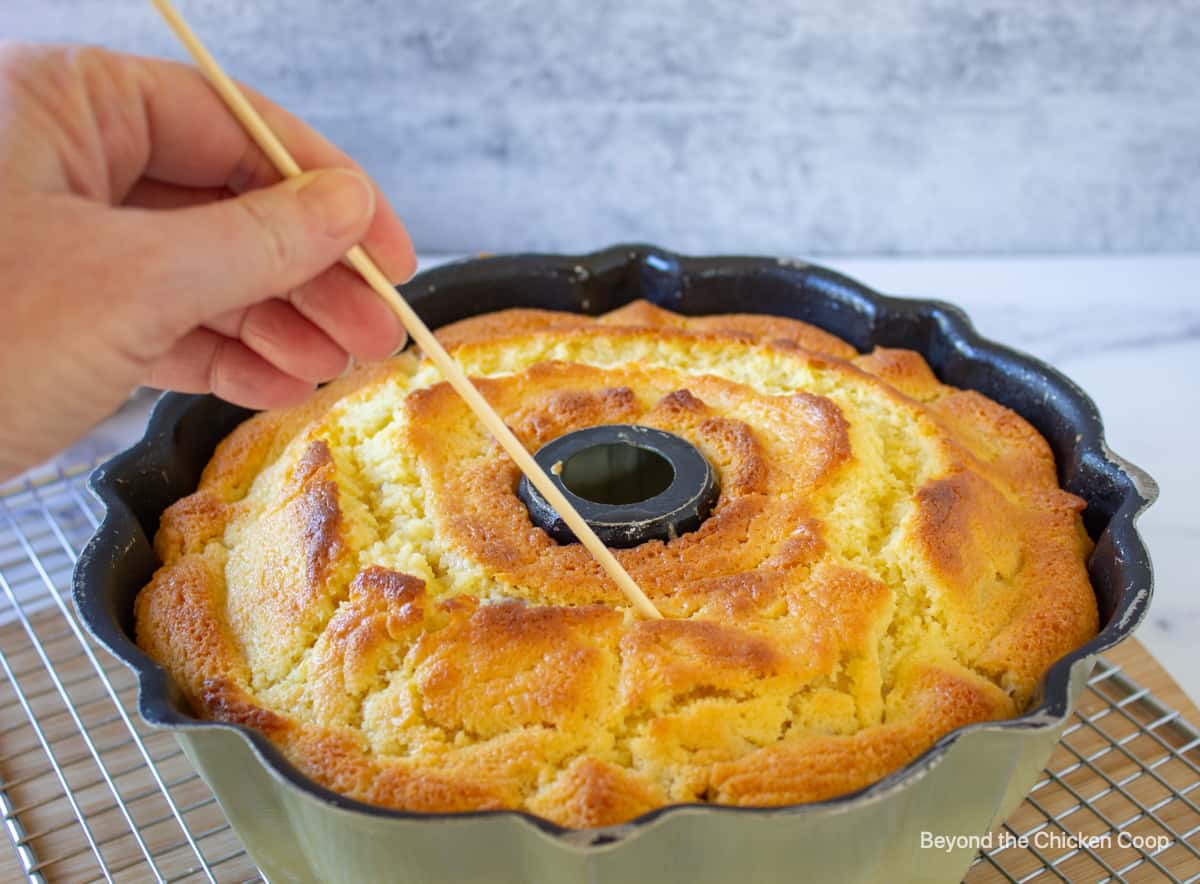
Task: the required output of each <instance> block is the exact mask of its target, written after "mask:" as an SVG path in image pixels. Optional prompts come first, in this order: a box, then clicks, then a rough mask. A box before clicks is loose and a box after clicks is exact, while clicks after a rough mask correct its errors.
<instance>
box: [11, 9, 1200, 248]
mask: <svg viewBox="0 0 1200 884" xmlns="http://www.w3.org/2000/svg"><path fill="white" fill-rule="evenodd" d="M179 6H180V9H181V10H182V11H183V12H184V14H185V15H187V16H188V18H189V19H190V20H191V22H192V24H193V26H194V27H195V28H196V29H197V31H198V32H199V33H200V35H201V36H202V37H203V38H204V39H205V41H206V42H208V43H209V45H210V46H211V47H212V48H213V49H214V50H215V52H216V54H217V56H218V58H220V59H221V60H222V61H223V62H224V63H225V65H226V67H227V68H228V69H229V70H230V71H231V73H234V74H235V75H236V76H239V77H241V78H243V79H244V80H246V81H248V82H250V83H252V84H254V85H255V86H257V87H259V88H260V89H261V90H262V91H264V92H266V93H267V94H269V95H271V96H272V97H274V98H275V99H277V100H278V101H280V102H281V103H283V104H285V105H286V106H288V107H289V108H290V109H292V110H294V111H296V112H297V113H299V114H300V115H302V116H304V117H306V118H307V119H309V120H310V121H311V122H312V123H314V124H315V125H316V126H317V127H318V128H320V129H321V130H322V131H324V132H325V133H326V134H328V135H329V136H331V137H332V138H333V139H334V140H335V141H337V142H338V143H340V144H341V145H342V146H343V147H345V148H346V149H348V150H349V151H350V152H351V153H352V154H353V155H354V156H356V157H357V158H359V159H360V160H361V161H362V162H363V163H364V165H366V166H367V167H368V169H369V170H370V171H371V172H372V173H373V174H374V175H375V176H376V177H377V178H378V179H379V181H380V182H381V184H382V185H383V187H384V189H385V191H386V192H388V193H389V194H390V195H391V197H392V198H393V200H394V202H395V203H396V205H397V206H398V208H399V209H400V211H401V213H402V214H403V215H404V217H405V218H406V220H407V222H408V225H409V227H410V229H411V231H412V233H413V237H414V240H415V241H416V243H417V245H418V248H420V249H422V250H424V251H426V252H431V251H432V252H438V251H440V252H461V251H472V250H477V249H484V250H493V251H501V250H513V249H530V248H537V249H569V250H581V249H590V248H592V247H595V246H598V245H602V244H605V243H609V242H612V241H615V240H647V241H654V242H657V243H659V244H661V245H664V246H670V247H674V248H677V249H681V250H690V251H736V250H744V251H766V252H775V253H781V254H830V253H951V252H1055V251H1074V252H1081V251H1082V252H1121V251H1171V250H1187V249H1193V250H1194V249H1200V0H1123V2H1118V0H1104V2H1084V0H1075V2H1055V0H986V2H970V0H951V2H944V0H867V2H850V0H846V2H838V0H813V2H807V3H802V2H794V0H789V2H783V0H741V2H725V3H716V2H687V0H650V2H645V3H636V2H631V0H626V2H606V0H564V2H560V3H537V2H523V0H493V2H482V0H460V2H454V0H443V2H438V0H404V2H397V3H386V2H372V0H340V2H328V3H316V2H290V3H289V2H282V0H245V2H235V0H179ZM0 34H3V35H5V36H9V37H16V38H33V39H56V40H72V41H88V42H95V43H101V44H104V45H108V46H111V47H116V48H122V49H129V50H135V51H140V52H144V53H150V54H161V55H174V56H179V55H180V52H179V50H178V49H177V48H176V47H175V45H174V43H173V40H172V38H171V37H170V36H169V34H168V32H167V31H166V29H165V27H164V26H163V25H162V24H161V23H160V22H159V20H158V19H157V17H156V16H155V14H154V13H153V11H152V10H151V8H150V7H149V4H148V3H145V2H143V0H74V2H72V0H28V2H20V0H0Z"/></svg>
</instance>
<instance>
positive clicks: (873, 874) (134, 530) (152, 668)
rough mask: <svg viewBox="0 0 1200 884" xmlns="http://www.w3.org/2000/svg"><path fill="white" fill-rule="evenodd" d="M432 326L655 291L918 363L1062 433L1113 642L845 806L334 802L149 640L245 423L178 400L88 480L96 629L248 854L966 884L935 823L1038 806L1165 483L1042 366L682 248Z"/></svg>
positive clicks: (291, 869) (302, 866)
mask: <svg viewBox="0 0 1200 884" xmlns="http://www.w3.org/2000/svg"><path fill="white" fill-rule="evenodd" d="M404 293H405V295H406V296H407V297H408V298H409V299H410V300H411V302H412V305H413V307H415V308H416V310H417V312H418V313H420V314H421V315H422V317H423V318H424V319H425V321H426V322H427V323H429V325H431V326H433V327H437V326H441V325H444V324H445V323H448V322H452V321H454V320H458V319H462V318H464V317H466V316H470V315H473V314H477V313H482V312H485V311H491V310H499V309H501V308H506V307H541V308H548V309H556V310H569V311H579V312H584V313H593V314H596V313H602V312H604V311H607V310H612V309H614V308H616V307H619V306H621V305H622V304H625V303H627V302H628V301H631V300H633V299H635V298H646V299H648V300H650V301H652V302H654V303H656V304H659V305H661V306H663V307H667V308H670V309H671V310H675V311H678V312H681V313H687V314H705V313H724V312H758V313H769V314H778V315H782V316H790V317H794V318H797V319H801V320H804V321H805V322H809V323H812V324H814V325H817V326H819V327H821V328H824V329H826V330H828V331H830V332H832V333H834V334H836V335H838V336H840V337H842V338H845V339H846V340H847V341H849V342H850V343H852V344H853V345H854V346H855V347H857V348H859V349H860V350H867V349H870V348H871V347H874V346H875V345H883V346H888V347H906V348H910V349H913V350H917V351H919V352H920V353H922V354H923V355H924V356H925V358H926V359H927V360H928V362H929V364H930V365H931V366H932V367H933V369H934V371H935V372H936V373H937V375H938V376H939V377H940V378H941V379H942V380H943V381H945V382H946V383H949V384H953V385H955V386H958V387H969V388H973V389H976V390H979V391H980V392H982V393H984V394H986V395H987V396H990V397H991V398H993V399H995V400H997V401H999V402H1001V403H1003V404H1004V405H1007V406H1009V407H1010V408H1012V409H1014V410H1015V411H1017V412H1019V413H1020V414H1021V415H1023V416H1024V417H1025V418H1026V419H1027V420H1029V421H1030V422H1031V423H1032V424H1033V425H1034V426H1035V427H1037V429H1038V430H1040V431H1041V432H1042V433H1043V434H1044V435H1045V436H1046V438H1047V439H1048V440H1049V441H1050V445H1051V446H1052V447H1053V449H1054V453H1055V455H1056V457H1057V460H1058V469H1059V478H1060V480H1061V483H1062V484H1063V486H1064V487H1065V488H1066V489H1067V490H1069V491H1071V492H1072V493H1074V494H1077V495H1079V496H1080V497H1082V498H1084V499H1085V500H1086V501H1087V509H1086V511H1085V513H1084V520H1085V523H1086V526H1087V530H1088V532H1089V533H1090V534H1091V536H1092V538H1093V539H1094V540H1095V541H1096V547H1095V551H1094V553H1093V554H1092V557H1091V560H1090V563H1089V570H1090V574H1091V581H1092V585H1093V587H1094V588H1095V592H1096V598H1097V602H1098V604H1099V610H1100V623H1101V624H1102V628H1101V631H1100V633H1099V635H1098V636H1096V638H1094V639H1093V640H1092V641H1090V642H1088V643H1087V644H1086V645H1084V646H1083V647H1082V648H1080V649H1078V650H1077V651H1075V652H1073V653H1071V654H1069V655H1068V656H1066V657H1064V658H1063V659H1061V660H1059V661H1058V662H1057V663H1056V664H1055V665H1054V666H1053V667H1052V668H1051V669H1050V670H1049V672H1048V673H1047V675H1046V677H1045V679H1044V680H1043V683H1042V685H1041V691H1040V695H1039V697H1038V699H1037V700H1036V702H1035V704H1034V706H1033V708H1032V709H1031V710H1030V711H1029V712H1028V713H1027V714H1025V715H1023V716H1021V717H1019V718H1015V719H1011V720H1007V721H997V722H990V723H984V724H973V725H970V726H967V727H963V728H960V729H958V730H956V731H953V732H952V733H949V734H947V735H946V736H944V737H943V738H942V739H941V740H939V741H938V742H937V743H936V744H935V745H934V746H933V747H932V748H930V749H929V750H928V751H927V752H925V754H924V755H922V756H920V757H919V758H917V759H916V760H915V761H913V762H912V763H911V764H909V765H908V766H907V767H905V768H903V769H901V770H899V771H897V772H895V773H893V774H892V775H890V776H888V777H886V778H885V779H883V780H881V781H879V782H877V783H875V784H874V785H872V786H870V787H868V788H865V789H863V790H861V791H859V792H856V793H854V794H851V795H846V796H843V797H840V798H836V799H833V800H829V801H823V802H819V803H815V804H806V805H796V806H790V807H777V808H731V807H720V806H711V805H698V804H691V805H676V806H671V807H666V808H662V809H660V810H657V811H655V812H652V813H649V814H646V815H645V816H643V817H640V818H638V819H636V820H633V821H631V822H629V823H626V824H623V825H619V826H613V827H609V828H605V829H590V830H578V831H572V830H566V829H562V828H559V827H557V826H555V825H553V824H551V823H549V822H547V821H545V820H542V819H539V818H537V817H534V816H531V815H529V814H525V813H521V812H516V811H485V812H475V813H461V814H420V813H406V812H401V811H393V810H383V809H379V808H375V807H371V806H368V805H365V804H361V803H359V802H356V801H353V800H350V799H347V798H344V797H342V796H340V795H337V794H334V793H333V792H330V791H328V790H325V789H323V788H321V787H319V786H317V785H315V784H314V783H312V782H310V781H309V780H307V779H306V778H305V777H304V776H302V775H301V774H300V773H299V772H297V771H296V770H295V769H294V768H293V767H292V766H291V765H290V764H289V763H288V762H287V761H285V760H284V758H283V757H282V756H281V755H280V753H279V752H278V751H277V750H276V749H275V748H274V746H273V745H272V744H271V743H270V742H268V741H267V740H266V739H265V738H264V737H262V736H260V735H259V734H258V733H256V732H253V731H250V730H247V729H245V728H243V727H240V726H233V725H227V724H217V723H212V722H206V721H201V720H199V719H197V718H196V717H195V716H194V715H193V714H192V713H191V711H190V710H189V709H188V707H187V705H186V702H185V701H184V699H183V697H182V694H181V693H180V690H179V689H178V687H177V686H176V685H175V684H173V683H172V681H171V679H170V678H169V677H168V676H167V675H166V673H165V672H164V671H163V670H162V669H161V668H160V667H159V666H157V665H156V664H155V663H154V662H152V661H151V660H150V659H149V658H148V657H146V655H144V654H143V653H142V652H141V651H140V650H139V649H138V648H137V646H136V645H135V644H134V641H133V603H134V598H135V596H136V595H137V593H138V591H139V590H140V589H141V587H142V586H143V585H144V584H145V583H147V581H149V579H150V576H151V574H152V573H153V572H154V570H155V568H156V567H157V565H158V562H157V561H156V559H155V556H154V552H153V550H152V548H151V543H150V541H151V538H152V537H153V536H154V532H155V529H156V528H157V525H158V520H159V515H160V514H161V513H162V511H163V509H164V508H165V507H166V506H167V505H168V504H170V503H171V502H173V501H174V500H176V499H178V498H180V497H182V496H184V495H186V494H188V493H190V492H191V491H193V490H194V489H195V486H196V483H197V480H198V478H199V476H200V471H201V469H202V468H203V467H204V465H205V464H206V463H207V461H208V459H209V457H210V456H211V454H212V452H213V449H214V447H215V446H216V444H217V443H218V442H219V441H220V440H221V439H222V438H223V437H224V436H225V435H226V434H228V433H229V432H230V431H231V430H232V429H233V428H234V427H235V426H236V425H237V424H238V423H239V422H241V421H242V420H244V419H245V418H246V417H247V416H248V414H249V412H247V411H245V410H243V409H240V408H236V407H234V406H232V405H229V404H226V403H224V402H221V401H219V400H217V399H214V398H212V397H211V396H184V395H177V394H168V395H166V396H164V397H163V398H162V399H161V400H160V401H159V403H158V406H157V407H156V408H155V410H154V413H153V415H152V416H151V418H150V421H149V426H148V427H147V430H146V435H145V437H144V438H143V439H142V440H141V441H140V442H138V443H137V444H136V445H134V446H133V447H132V448H130V449H129V450H128V451H126V452H124V453H123V454H120V455H118V456H117V457H114V458H113V459H112V460H110V461H108V462H107V463H106V464H104V465H103V466H102V467H100V468H99V469H98V470H96V472H95V474H94V475H93V476H92V480H91V484H92V488H93V490H94V491H95V492H96V494H97V495H99V497H100V499H101V500H102V501H103V503H104V505H105V507H106V513H105V517H104V521H103V523H102V524H101V525H100V527H99V529H98V530H97V531H96V534H95V536H94V537H93V538H92V539H91V541H90V542H89V544H88V546H87V549H86V550H85V551H84V553H83V555H82V557H81V558H80V560H79V564H78V567H77V568H76V571H75V603H76V605H77V606H78V609H79V612H80V615H81V616H82V618H83V620H84V622H85V623H86V625H87V627H88V628H89V629H90V630H91V632H92V634H93V635H94V636H95V637H96V638H97V639H98V640H99V641H100V642H101V643H102V644H103V645H104V646H105V647H107V648H108V649H109V650H110V651H111V652H112V653H113V654H114V655H116V656H117V657H118V658H119V659H121V660H122V661H124V662H125V663H126V664H127V665H128V666H129V667H130V668H131V669H133V671H134V672H136V673H137V676H138V680H139V690H140V694H139V708H140V711H141V714H142V716H143V717H144V718H145V719H146V721H148V722H149V723H150V724H151V725H154V726H156V727H160V728H166V729H169V730H172V731H174V732H175V734H176V736H177V737H178V739H179V741H180V743H181V744H182V745H183V749H184V751H185V752H186V753H187V755H188V757H189V758H190V759H191V760H192V762H193V763H194V764H195V766H196V767H197V769H198V770H199V771H200V772H201V774H202V775H203V776H204V779H205V780H206V781H207V782H208V784H209V785H210V786H211V787H212V790H213V792H214V793H215V794H216V796H217V798H218V800H219V801H220V803H221V806H222V807H223V808H224V810H225V812H226V814H228V816H229V819H230V821H231V822H232V824H233V826H234V828H235V829H236V830H237V832H238V834H239V835H240V836H241V838H242V840H243V841H244V842H245V845H246V848H247V849H248V850H249V852H250V854H251V855H252V856H253V857H254V859H255V861H256V862H257V863H258V864H259V865H260V866H261V867H262V869H263V870H264V871H265V872H266V874H267V876H268V877H269V878H270V880H271V881H273V882H283V881H321V882H331V881H347V882H359V881H396V882H422V884H425V882H455V884H469V882H487V884H506V882H514V884H517V882H520V884H524V882H534V881H537V882H543V881H544V882H554V884H564V882H567V884H569V882H585V881H586V882H593V884H594V882H613V884H618V882H622V884H623V882H632V881H644V882H657V884H670V882H679V884H706V882H728V881H739V880H745V879H746V877H747V876H750V878H751V879H752V880H754V881H763V882H767V881H789V882H791V881H795V880H799V879H800V878H804V879H807V880H829V881H840V882H856V881H863V882H865V881H895V880H900V879H902V878H903V879H906V880H911V881H916V880H920V881H958V880H960V879H961V878H962V876H963V874H964V873H965V872H966V870H967V868H968V866H969V865H970V862H971V860H972V857H973V851H971V850H970V849H966V848H964V849H959V850H954V851H951V852H944V851H942V850H937V849H928V848H927V849H922V847H921V833H922V832H929V833H933V834H938V835H979V834H981V833H983V832H985V831H987V830H988V829H989V828H991V827H993V826H996V825H998V824H999V823H1000V822H1001V821H1002V820H1003V819H1004V818H1005V817H1006V816H1007V815H1008V814H1009V813H1011V812H1012V811H1013V810H1014V809H1015V808H1016V807H1017V805H1018V804H1019V803H1020V802H1021V800H1022V799H1023V798H1024V796H1025V794H1026V793H1027V791H1028V790H1029V788H1030V787H1031V785H1032V784H1033V783H1034V781H1035V779H1036V777H1037V776H1038V772H1039V771H1040V770H1041V769H1042V767H1043V766H1044V765H1045V763H1046V761H1047V759H1048V757H1049V755H1050V752H1051V750H1052V749H1053V747H1054V744H1055V742H1056V740H1057V738H1058V736H1059V734H1060V733H1061V731H1062V728H1063V726H1064V724H1065V723H1066V720H1067V718H1068V716H1069V715H1070V713H1071V710H1072V708H1073V705H1074V703H1075V701H1076V699H1077V697H1078V696H1079V693H1080V691H1081V690H1082V689H1083V687H1084V684H1085V682H1086V680H1087V677H1088V674H1089V673H1090V672H1091V670H1092V666H1093V663H1094V660H1095V655H1096V654H1099V653H1101V652H1102V651H1104V650H1106V649H1108V648H1111V647H1112V646H1113V645H1115V644H1117V643H1118V642H1119V641H1121V640H1122V639H1124V638H1125V637H1126V636H1128V635H1129V634H1130V633H1131V632H1133V630H1134V629H1135V628H1136V627H1137V625H1138V624H1139V623H1140V622H1141V620H1142V618H1143V617H1144V616H1145V614H1146V609H1147V605H1148V603H1149V601H1150V591H1151V571H1150V561H1149V559H1148V557H1147V554H1146V549H1145V547H1144V546H1143V543H1142V540H1141V538H1140V537H1139V536H1138V533H1137V530H1136V528H1135V520H1136V518H1137V516H1138V514H1139V513H1140V512H1141V511H1142V510H1143V509H1144V508H1145V507H1146V506H1147V505H1148V504H1149V503H1150V502H1151V501H1152V500H1153V499H1154V496H1155V493H1156V491H1155V486H1154V483H1153V481H1152V480H1151V479H1150V478H1149V477H1148V476H1147V475H1146V474H1145V473H1143V472H1142V471H1141V470H1139V469H1137V468H1136V467H1134V466H1132V465H1130V464H1129V463H1127V462H1125V461H1124V460H1122V459H1120V458H1119V457H1117V456H1116V455H1114V454H1113V453H1112V452H1111V451H1109V450H1108V448H1107V446H1106V445H1105V442H1104V436H1103V431H1102V428H1101V425H1100V417H1099V415H1098V414H1097V411H1096V407H1095V405H1094V404H1093V403H1092V401H1091V400H1090V399H1089V398H1088V397H1087V396H1086V395H1085V394H1084V393H1083V392H1082V391H1081V390H1080V389H1079V388H1078V387H1076V386H1075V385H1074V384H1073V383H1071V381H1069V380H1067V379H1066V378H1065V377H1063V376H1062V375H1061V374H1059V373H1058V372H1057V371H1055V370H1054V369H1052V368H1050V367H1049V366H1046V365H1044V364H1042V363H1040V362H1038V361H1037V360H1035V359H1032V358H1030V357H1028V356H1024V355H1021V354H1019V353H1016V352H1014V351H1012V350H1009V349H1007V348H1005V347H1001V346H998V345H996V344H993V343H990V342H988V341H985V340H983V339H982V338H980V337H979V335H978V334H976V332H975V331H974V329H973V328H972V327H971V324H970V322H969V321H968V320H967V319H966V317H965V316H964V315H963V314H962V313H961V312H960V311H959V310H958V309H956V308H954V307H951V306H949V305H946V304H942V303H937V302H932V301H916V300H906V299H898V298H891V297H885V296H882V295H879V294H877V293H875V292H873V291H871V290H869V289H867V288H866V287H864V286H862V285H859V284H858V283H856V282H853V281H852V280H850V279H847V278H846V277H843V276H840V275H838V274H836V273H833V272H831V271H829V270H825V269H823V268H820V267H814V266H811V265H807V264H803V263H799V262H795V261H790V260H776V259H773V258H727V257H724V258H723V257H718V258H687V257H680V256H677V255H673V254H671V253H669V252H666V251H663V250H661V249H657V248H653V247H648V246H617V247H613V248H610V249H606V250H604V251H601V252H596V253H594V254H590V255H584V256H561V255H520V256H514V257H496V258H485V259H478V260H469V261H463V262H459V263H454V264H449V265H445V266H442V267H439V268H437V269H435V270H431V271H428V272H426V273H422V274H420V275H419V276H417V277H416V278H415V279H413V280H412V282H410V283H409V284H408V285H406V286H405V287H404Z"/></svg>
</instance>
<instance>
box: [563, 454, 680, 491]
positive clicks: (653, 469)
mask: <svg viewBox="0 0 1200 884" xmlns="http://www.w3.org/2000/svg"><path fill="white" fill-rule="evenodd" d="M559 463H561V464H562V469H561V472H560V473H559V475H560V476H561V477H562V482H563V484H564V485H566V486H567V488H568V490H570V491H571V492H572V493H573V494H575V495H577V496H579V497H582V498H583V499H584V500H590V501H592V502H593V503H604V504H610V505H620V504H625V503H640V502H642V501H645V500H649V499H650V498H652V497H657V496H658V495H660V494H662V493H663V492H664V491H666V490H667V489H668V488H670V487H671V483H672V482H674V481H675V468H674V467H673V466H671V462H670V461H669V460H667V459H666V458H665V457H663V456H662V455H661V454H659V453H658V452H657V451H652V450H650V449H649V448H642V447H640V446H638V445H631V444H630V443H628V442H605V443H601V444H599V445H593V446H591V447H590V448H584V449H583V450H582V451H579V452H578V453H576V454H573V455H571V456H570V457H568V458H567V459H566V460H565V461H559ZM551 470H552V471H553V470H554V466H551Z"/></svg>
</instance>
